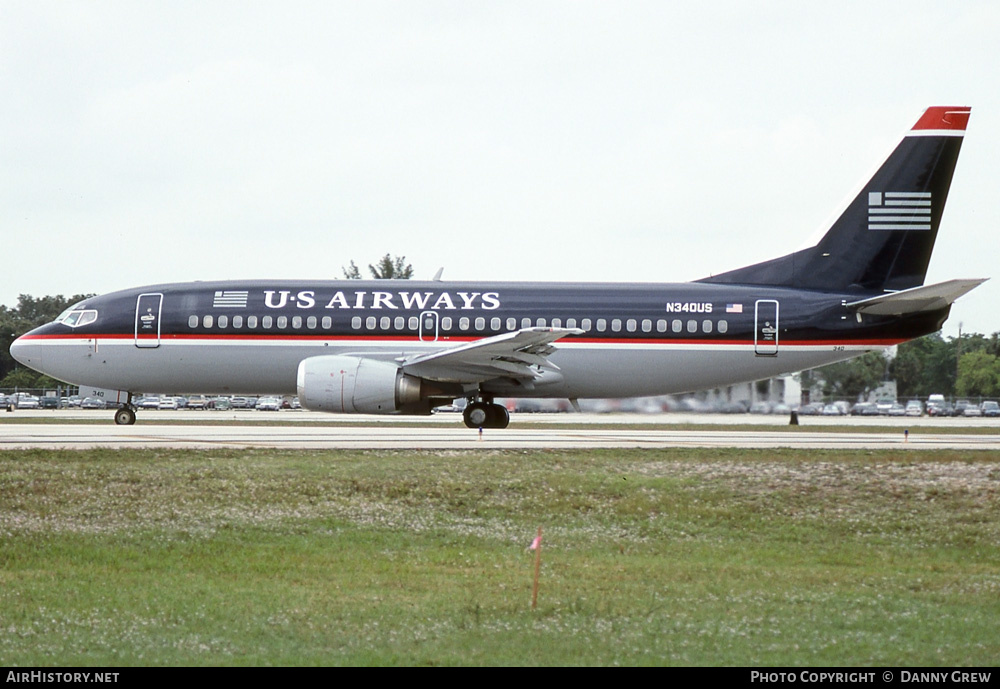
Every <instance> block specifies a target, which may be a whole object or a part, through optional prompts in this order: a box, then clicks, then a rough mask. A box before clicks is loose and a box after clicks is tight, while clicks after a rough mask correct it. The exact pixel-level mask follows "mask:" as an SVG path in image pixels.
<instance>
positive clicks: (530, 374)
mask: <svg viewBox="0 0 1000 689" xmlns="http://www.w3.org/2000/svg"><path fill="white" fill-rule="evenodd" d="M582 332H583V331H582V330H578V329H576V328H524V329H522V330H517V331H515V332H510V333H504V334H502V335H495V336H493V337H487V338H483V339H481V340H475V341H473V342H468V343H466V344H462V345H458V346H457V347H449V348H447V349H440V350H438V351H435V352H430V353H428V354H420V355H417V356H415V357H412V358H407V359H405V360H403V362H402V367H403V370H404V371H405V372H406V373H408V374H410V375H413V376H418V377H420V378H425V379H427V380H435V381H442V382H462V383H481V382H483V381H486V380H491V379H493V378H498V377H513V378H518V379H523V380H533V379H535V378H537V377H539V376H541V375H542V370H543V369H550V370H553V371H558V370H559V369H558V367H557V366H556V365H555V364H553V363H552V362H551V361H549V359H548V357H549V356H550V355H551V354H552V353H553V352H554V351H556V348H555V347H553V346H552V343H553V342H555V341H556V340H559V339H561V338H563V337H566V336H567V335H579V334H581V333H582Z"/></svg>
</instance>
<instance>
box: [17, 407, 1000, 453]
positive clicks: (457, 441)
mask: <svg viewBox="0 0 1000 689" xmlns="http://www.w3.org/2000/svg"><path fill="white" fill-rule="evenodd" d="M15 414H16V415H17V417H16V418H11V417H7V418H3V419H2V422H0V449H21V448H49V449H56V448H92V447H114V448H123V447H151V448H156V447H159V448H167V447H172V448H182V447H190V448H210V447H226V448H250V447H271V448H284V449H291V448H310V449H333V448H343V449H369V448H370V449H383V448H389V449H483V448H496V449H515V448H551V449H571V448H627V447H649V448H660V447H742V448H778V447H791V448H803V449H806V448H816V449H824V448H841V449H843V448H851V449H859V450H860V449H886V448H901V449H911V450H921V449H934V450H940V449H970V450H971V449H975V450H991V451H998V450H1000V422H998V420H996V419H969V420H947V419H946V420H943V421H946V422H947V421H950V422H951V423H945V424H932V423H928V422H929V421H935V420H933V419H930V420H928V419H908V420H902V419H900V420H897V419H881V420H879V419H876V420H875V423H880V424H881V425H884V426H886V431H887V432H871V426H872V424H873V422H872V421H871V420H869V421H867V423H865V424H864V426H865V427H860V426H859V427H858V430H857V431H853V430H850V428H851V427H852V426H854V425H855V420H852V419H849V418H841V419H833V420H828V419H819V418H816V417H811V418H810V419H809V420H808V421H805V422H804V424H803V425H801V426H799V427H797V428H794V429H790V428H789V427H787V426H786V425H784V423H786V422H783V421H782V420H779V419H776V418H774V417H770V418H769V417H753V416H748V415H740V416H738V417H735V416H725V417H720V416H718V415H712V416H711V417H709V418H710V419H711V421H707V422H706V421H704V418H705V417H703V416H699V417H693V416H692V415H677V414H674V415H669V414H667V415H656V416H649V415H586V414H560V415H542V414H532V415H518V416H515V417H514V418H513V420H512V422H511V426H510V427H509V428H507V429H504V430H489V429H487V430H485V431H484V432H483V433H482V435H480V434H479V432H478V431H476V430H470V429H468V428H465V427H464V426H463V425H462V424H461V419H460V418H459V417H458V416H457V415H454V414H446V415H438V416H433V417H420V418H419V419H414V418H413V417H375V416H370V417H369V416H365V417H355V416H331V415H324V414H308V413H278V414H270V415H267V418H266V419H265V418H264V416H265V415H263V414H261V413H255V412H240V413H237V414H233V413H214V412H152V413H150V414H149V415H148V416H147V415H142V416H140V421H139V422H138V423H137V424H136V425H134V426H115V425H114V424H113V423H112V422H111V420H110V419H107V422H106V423H86V420H87V419H93V420H102V421H103V420H104V417H103V416H102V415H101V413H97V414H95V413H93V412H67V411H63V412H31V413H29V412H27V411H24V412H15ZM46 414H47V415H48V418H49V419H53V420H54V419H59V421H58V422H56V423H18V422H17V421H18V420H20V419H25V418H32V417H34V418H37V417H39V416H43V417H44V416H45V415H46ZM53 414H59V416H53ZM103 414H104V415H105V416H106V415H107V414H108V412H103ZM64 415H65V416H64ZM677 417H680V418H679V419H678V418H677ZM144 419H146V420H148V421H151V420H154V419H157V420H167V419H169V420H170V421H171V423H166V424H164V423H150V422H148V421H147V423H145V424H144V423H143V420H144ZM262 419H264V420H267V421H272V422H273V421H280V423H278V424H273V425H272V424H261V423H259V421H260V420H262ZM720 419H721V422H722V423H726V424H737V423H740V424H742V425H744V426H745V427H744V428H741V429H740V430H735V431H734V430H730V429H720V430H716V429H712V428H710V427H706V428H702V429H698V430H686V429H680V428H678V429H672V428H670V427H669V425H670V424H675V425H676V424H688V425H690V424H693V423H696V424H699V425H702V424H704V425H706V426H708V425H710V424H711V423H713V422H714V423H719V421H718V420H720ZM761 419H764V420H765V421H763V422H762V421H761ZM63 420H65V422H63ZM303 421H313V422H322V424H318V423H302V422H303ZM414 421H416V423H414ZM898 421H902V422H903V423H896V422H898ZM939 421H940V420H939ZM254 422H258V423H254ZM890 422H891V423H890ZM196 423H197V424H203V425H194V424H196ZM833 423H835V424H842V425H843V426H844V428H843V430H841V431H839V432H822V431H816V430H810V428H809V426H810V425H813V426H819V425H828V424H833ZM360 424H368V425H360ZM554 424H558V425H554ZM597 424H600V427H592V426H594V425H597ZM665 424H666V425H665ZM959 424H961V425H962V427H963V428H970V429H971V428H983V427H985V428H989V429H990V430H992V431H995V432H991V433H988V434H978V435H977V434H972V433H957V434H955V433H941V432H938V431H939V430H940V426H943V425H951V426H957V425H959ZM905 431H908V433H906V432H905Z"/></svg>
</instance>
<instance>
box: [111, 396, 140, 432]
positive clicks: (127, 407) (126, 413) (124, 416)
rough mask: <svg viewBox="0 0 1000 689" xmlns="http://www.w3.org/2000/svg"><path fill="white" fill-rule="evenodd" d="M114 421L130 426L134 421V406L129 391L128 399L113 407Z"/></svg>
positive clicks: (120, 424)
mask: <svg viewBox="0 0 1000 689" xmlns="http://www.w3.org/2000/svg"><path fill="white" fill-rule="evenodd" d="M115 423H116V424H118V425H119V426H131V425H132V424H134V423H135V406H133V404H132V394H131V393H129V396H128V401H127V402H126V403H125V404H123V405H122V406H120V407H118V408H117V409H115Z"/></svg>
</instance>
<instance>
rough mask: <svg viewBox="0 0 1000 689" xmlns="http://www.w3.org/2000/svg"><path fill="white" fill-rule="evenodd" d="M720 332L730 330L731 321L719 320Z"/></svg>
mask: <svg viewBox="0 0 1000 689" xmlns="http://www.w3.org/2000/svg"><path fill="white" fill-rule="evenodd" d="M719 332H720V333H725V332H729V323H728V322H727V321H719Z"/></svg>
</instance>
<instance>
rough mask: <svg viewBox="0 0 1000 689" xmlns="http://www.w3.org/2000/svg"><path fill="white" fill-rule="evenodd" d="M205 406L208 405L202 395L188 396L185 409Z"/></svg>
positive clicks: (203, 407)
mask: <svg viewBox="0 0 1000 689" xmlns="http://www.w3.org/2000/svg"><path fill="white" fill-rule="evenodd" d="M206 407H208V399H207V398H206V397H205V396H204V395H191V396H190V397H188V401H187V409H205V408H206Z"/></svg>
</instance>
